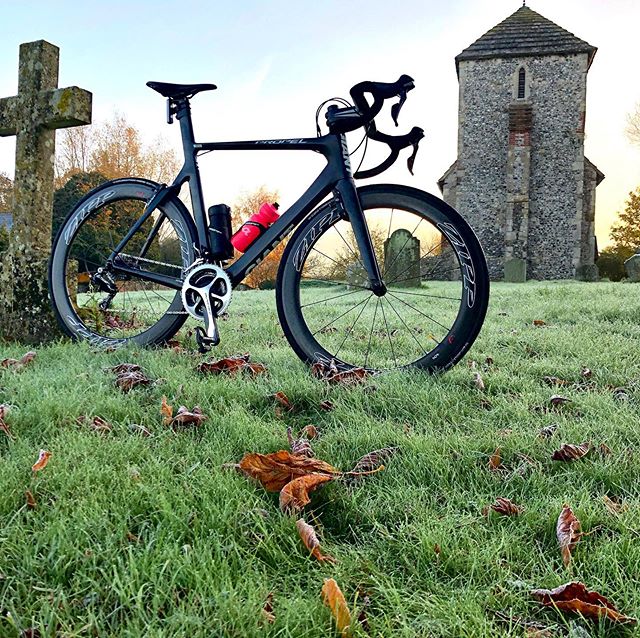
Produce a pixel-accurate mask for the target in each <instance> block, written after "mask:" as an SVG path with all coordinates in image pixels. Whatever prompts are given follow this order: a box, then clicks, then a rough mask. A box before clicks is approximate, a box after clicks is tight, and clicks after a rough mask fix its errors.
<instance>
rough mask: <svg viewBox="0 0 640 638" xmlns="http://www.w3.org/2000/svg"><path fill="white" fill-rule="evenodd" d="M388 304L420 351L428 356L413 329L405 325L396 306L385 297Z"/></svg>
mask: <svg viewBox="0 0 640 638" xmlns="http://www.w3.org/2000/svg"><path fill="white" fill-rule="evenodd" d="M385 299H386V301H387V303H388V304H389V306H391V310H393V312H395V313H396V315H397V317H398V319H400V321H401V322H402V325H403V326H404V327H405V328H406V329H407V331H408V332H409V334H410V335H411V336H412V337H413V339H414V341H415V342H416V343H417V344H418V347H419V348H420V350H422V352H424V354H425V355H426V354H427V351H426V350H425V349H424V346H423V345H422V344H421V343H420V342H419V341H418V339H417V337H416V335H415V334H414V332H413V330H411V328H409V326H408V325H407V324H406V323H405V320H404V319H403V318H402V317H401V316H400V315H399V314H398V311H397V310H396V308H395V306H394V305H393V304H392V303H391V302H390V301H389V300H388V299H387V298H386V297H385Z"/></svg>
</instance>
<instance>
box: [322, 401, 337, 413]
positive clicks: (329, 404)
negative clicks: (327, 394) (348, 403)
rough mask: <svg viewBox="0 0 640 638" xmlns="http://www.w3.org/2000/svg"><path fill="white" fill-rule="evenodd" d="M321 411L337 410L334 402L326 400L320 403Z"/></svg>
mask: <svg viewBox="0 0 640 638" xmlns="http://www.w3.org/2000/svg"><path fill="white" fill-rule="evenodd" d="M320 409H321V410H324V411H325V412H331V410H334V409H335V405H333V402H332V401H329V400H325V401H322V402H321V403H320Z"/></svg>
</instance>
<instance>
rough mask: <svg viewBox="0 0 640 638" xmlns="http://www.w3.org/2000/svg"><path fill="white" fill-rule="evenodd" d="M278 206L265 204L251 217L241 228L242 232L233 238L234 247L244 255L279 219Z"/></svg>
mask: <svg viewBox="0 0 640 638" xmlns="http://www.w3.org/2000/svg"><path fill="white" fill-rule="evenodd" d="M278 208H279V206H278V204H268V203H264V204H262V206H260V210H259V211H258V212H257V213H255V214H253V215H251V217H249V219H248V220H247V221H246V222H245V223H244V224H242V226H240V230H238V232H237V233H235V234H234V235H233V237H231V243H232V244H233V247H234V248H235V249H236V250H237V251H239V252H241V253H243V252H245V251H246V250H247V248H249V246H251V244H253V242H254V241H255V240H256V239H258V237H260V235H262V233H263V232H264V231H265V230H267V228H269V226H271V224H273V222H275V221H276V219H278V217H279V216H280V215H278Z"/></svg>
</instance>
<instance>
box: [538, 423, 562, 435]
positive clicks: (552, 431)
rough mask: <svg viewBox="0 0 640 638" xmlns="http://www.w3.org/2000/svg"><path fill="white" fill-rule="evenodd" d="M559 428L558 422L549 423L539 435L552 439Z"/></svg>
mask: <svg viewBox="0 0 640 638" xmlns="http://www.w3.org/2000/svg"><path fill="white" fill-rule="evenodd" d="M557 429H558V424H557V423H551V424H550V425H547V426H546V427H544V428H542V429H541V430H540V432H538V436H539V437H540V438H541V439H550V438H551V437H552V436H553V435H554V434H555V431H556V430H557Z"/></svg>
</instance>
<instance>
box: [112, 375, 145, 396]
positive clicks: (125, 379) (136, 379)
mask: <svg viewBox="0 0 640 638" xmlns="http://www.w3.org/2000/svg"><path fill="white" fill-rule="evenodd" d="M149 383H151V379H149V378H147V377H146V376H145V374H144V373H143V372H141V371H139V370H133V371H132V372H121V373H119V374H118V376H117V377H116V385H117V386H118V387H119V388H120V389H121V390H122V391H123V392H130V391H131V390H133V388H135V387H136V386H139V385H149Z"/></svg>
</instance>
